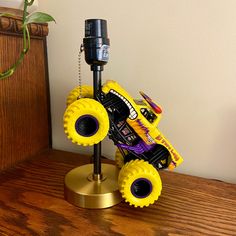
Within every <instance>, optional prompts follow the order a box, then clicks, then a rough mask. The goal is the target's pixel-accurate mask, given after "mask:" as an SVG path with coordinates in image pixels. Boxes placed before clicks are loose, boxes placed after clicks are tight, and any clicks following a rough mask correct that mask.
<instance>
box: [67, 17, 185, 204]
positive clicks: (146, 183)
mask: <svg viewBox="0 0 236 236" xmlns="http://www.w3.org/2000/svg"><path fill="white" fill-rule="evenodd" d="M109 45H110V42H109V39H108V38H107V27H106V21H105V20H100V19H90V20H86V21H85V38H84V40H83V50H84V52H85V60H86V62H87V63H88V64H89V65H90V66H91V70H92V71H93V87H92V86H86V85H83V86H81V85H80V86H79V87H77V88H75V89H73V90H72V91H71V92H70V94H69V96H68V98H67V109H66V111H65V114H64V129H65V133H66V135H67V137H68V138H69V139H71V140H72V142H73V143H76V144H78V145H83V146H88V145H90V146H91V145H94V163H93V165H92V164H88V165H84V166H80V167H77V168H75V169H73V170H71V171H70V172H69V173H68V174H67V175H66V177H65V198H66V199H67V201H69V202H70V203H72V204H74V205H76V206H80V207H85V208H106V207H111V206H113V205H115V204H118V203H119V202H120V201H121V200H122V199H125V201H126V202H128V203H129V204H130V205H133V206H135V207H144V206H149V205H150V204H153V203H154V202H155V201H156V200H157V199H158V197H159V196H160V194H161V190H162V182H161V179H160V176H159V173H158V171H159V170H161V169H165V168H169V169H171V170H172V169H174V168H175V167H177V166H178V165H179V164H180V163H181V162H182V161H183V159H182V157H181V156H180V155H179V153H178V152H177V151H176V150H175V149H174V148H173V146H172V145H171V144H170V142H169V141H168V140H167V139H166V138H165V137H164V136H163V134H162V133H161V132H160V131H159V130H158V128H157V125H158V123H159V121H160V119H161V113H162V109H161V107H160V106H159V105H158V104H156V103H155V102H154V101H153V100H152V99H151V98H150V97H148V96H147V95H146V94H144V93H143V92H140V94H141V96H142V98H143V99H133V98H132V97H131V96H130V95H129V94H128V93H127V92H126V91H125V90H124V89H123V88H122V87H121V86H120V85H119V84H118V83H117V82H115V81H111V80H109V81H107V82H106V83H105V84H103V85H102V84H101V72H102V71H103V66H104V65H105V64H106V63H107V62H108V49H109ZM107 135H108V137H109V138H110V139H112V140H113V142H114V144H115V145H116V146H117V150H116V154H115V160H116V166H115V165H110V164H101V141H102V140H103V139H104V138H105V137H106V136H107Z"/></svg>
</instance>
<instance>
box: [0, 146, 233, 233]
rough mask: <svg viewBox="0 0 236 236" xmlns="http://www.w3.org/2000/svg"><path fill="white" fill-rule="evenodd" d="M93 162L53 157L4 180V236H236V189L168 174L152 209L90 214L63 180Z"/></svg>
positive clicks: (0, 191)
mask: <svg viewBox="0 0 236 236" xmlns="http://www.w3.org/2000/svg"><path fill="white" fill-rule="evenodd" d="M89 160H90V158H89V157H85V156H81V155H78V154H72V153H67V152H62V151H55V150H51V151H47V152H45V153H42V154H41V155H39V156H38V157H37V158H34V159H32V160H28V161H25V162H23V163H20V164H18V165H17V166H16V167H14V168H12V169H9V170H7V171H5V172H3V173H2V174H1V175H0V235H14V236H15V235H30V236H34V235H53V236H54V235H56V236H57V235H69V236H73V235H76V236H77V235H131V236H133V235H142V236H144V235H214V236H215V235H236V186H235V185H233V184H228V183H224V182H219V181H215V180H207V179H203V178H197V177H191V176H187V175H182V174H177V173H172V172H167V171H163V172H161V177H162V181H163V191H162V195H161V197H160V198H159V200H158V201H157V202H156V203H155V204H154V205H152V206H150V207H148V208H143V209H140V208H133V207H130V206H129V205H128V204H126V203H124V202H122V203H120V204H118V205H116V206H114V207H112V208H108V209H103V210H91V209H90V210H88V209H82V208H78V207H75V206H73V205H71V204H69V203H67V202H66V201H65V200H64V197H63V182H64V181H63V180H64V176H65V174H66V173H67V172H68V171H69V170H71V169H72V168H74V167H76V166H78V165H82V164H85V163H88V162H89Z"/></svg>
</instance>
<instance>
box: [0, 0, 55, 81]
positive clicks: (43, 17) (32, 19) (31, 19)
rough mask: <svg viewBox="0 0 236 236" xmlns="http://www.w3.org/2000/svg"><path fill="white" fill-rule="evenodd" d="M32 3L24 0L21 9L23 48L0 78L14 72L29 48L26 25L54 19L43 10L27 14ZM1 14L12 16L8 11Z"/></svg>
mask: <svg viewBox="0 0 236 236" xmlns="http://www.w3.org/2000/svg"><path fill="white" fill-rule="evenodd" d="M33 3H34V0H24V10H23V18H22V32H23V48H22V51H21V53H20V56H19V58H18V59H17V60H16V62H15V63H14V64H13V65H12V66H10V68H8V69H7V70H6V71H4V72H0V80H1V79H6V78H8V77H10V76H11V75H13V74H14V72H15V70H16V69H17V67H18V66H19V65H20V64H21V62H22V61H23V59H24V57H25V55H26V54H27V52H28V51H29V49H30V33H29V29H28V25H29V24H31V23H47V22H50V21H54V22H55V19H54V18H53V17H52V16H50V15H48V14H46V13H43V12H34V13H32V14H30V15H27V9H28V7H30V6H31V5H32V4H33ZM1 16H14V15H13V14H9V13H3V14H0V17H1Z"/></svg>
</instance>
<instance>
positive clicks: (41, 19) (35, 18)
mask: <svg viewBox="0 0 236 236" xmlns="http://www.w3.org/2000/svg"><path fill="white" fill-rule="evenodd" d="M50 21H54V22H56V21H55V19H54V18H53V17H52V16H50V15H48V14H46V13H43V12H34V13H32V14H31V15H29V16H28V17H27V18H26V20H25V25H27V24H30V23H47V22H50Z"/></svg>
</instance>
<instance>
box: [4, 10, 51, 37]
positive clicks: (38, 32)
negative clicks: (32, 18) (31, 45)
mask: <svg viewBox="0 0 236 236" xmlns="http://www.w3.org/2000/svg"><path fill="white" fill-rule="evenodd" d="M0 12H3V11H1V9H0ZM28 28H29V32H30V35H31V37H44V36H47V35H48V24H35V23H32V24H29V25H28ZM0 32H1V33H6V34H11V33H13V34H22V17H20V16H13V17H6V16H2V17H0Z"/></svg>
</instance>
